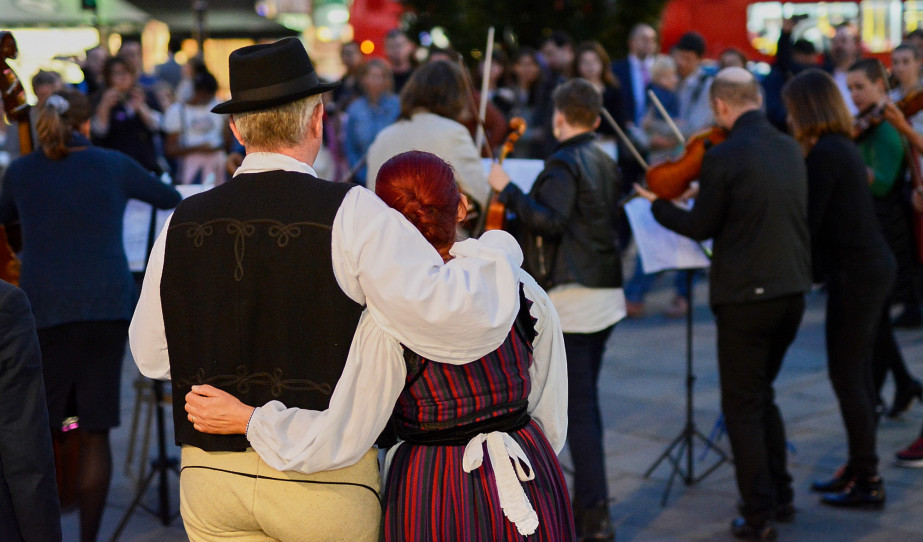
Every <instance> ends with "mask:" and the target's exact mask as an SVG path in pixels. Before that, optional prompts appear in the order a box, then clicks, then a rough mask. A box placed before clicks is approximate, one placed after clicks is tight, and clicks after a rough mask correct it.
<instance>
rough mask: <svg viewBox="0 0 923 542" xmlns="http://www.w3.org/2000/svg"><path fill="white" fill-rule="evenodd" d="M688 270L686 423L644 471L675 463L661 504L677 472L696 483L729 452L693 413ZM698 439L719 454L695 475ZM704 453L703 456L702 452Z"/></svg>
mask: <svg viewBox="0 0 923 542" xmlns="http://www.w3.org/2000/svg"><path fill="white" fill-rule="evenodd" d="M688 271H689V273H688V275H687V277H686V284H687V285H688V289H689V306H688V308H687V309H686V425H685V426H684V427H683V430H682V431H681V432H680V434H679V435H678V436H677V437H676V438H675V439H673V442H671V443H670V445H669V446H667V449H666V450H664V451H663V453H662V454H660V457H658V458H657V460H656V461H654V464H653V465H651V466H650V468H648V469H647V471H646V472H645V473H644V477H645V478H649V477H650V475H651V474H652V473H653V472H654V470H655V469H656V468H657V466H658V465H660V464H661V463H662V462H663V461H664V460H665V459H666V460H669V461H670V463H672V464H673V470H672V472H670V478H669V480H668V481H667V487H666V489H665V490H664V492H663V498H662V499H661V500H660V506H666V504H667V499H668V498H669V497H670V490H671V489H672V488H673V481H674V480H675V479H676V476H677V475H679V476H680V479H681V480H682V481H683V483H685V484H686V485H687V486H691V485H694V484H696V483H698V482H700V481H702V479H704V478H705V477H706V476H708V475H709V474H711V473H712V472H713V471H714V470H715V469H717V468H718V467H719V466H720V465H721V464H722V463H724V462H725V461H728V456H727V454H725V453H724V450H722V449H721V448H719V447H717V446H715V444H714V443H713V442H712V441H711V439H709V438H708V437H706V436H705V435H704V434H702V432H700V431H699V430H698V429H697V428H696V425H695V419H694V417H693V389H694V387H695V373H693V370H692V311H693V304H692V275H693V273H692V270H688ZM696 439H699V440H700V441H701V443H702V445H704V446H705V451H707V450H714V451H715V453H716V454H717V455H718V459H717V461H715V462H714V463H713V464H712V465H711V466H710V467H708V468H707V469H706V470H705V472H703V473H702V474H700V475H698V476H696V475H695V463H694V462H693V460H692V456H693V455H694V451H693V448H694V446H695V441H696ZM674 450H675V455H674ZM684 454H685V456H686V464H685V466H684V465H683V464H682V459H683V455H684ZM703 457H704V456H703Z"/></svg>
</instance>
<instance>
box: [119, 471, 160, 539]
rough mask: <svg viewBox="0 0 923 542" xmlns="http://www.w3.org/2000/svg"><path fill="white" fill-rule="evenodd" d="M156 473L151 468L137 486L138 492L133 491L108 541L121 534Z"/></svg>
mask: <svg viewBox="0 0 923 542" xmlns="http://www.w3.org/2000/svg"><path fill="white" fill-rule="evenodd" d="M156 474H157V471H156V470H151V472H150V473H148V475H147V478H146V479H145V480H144V483H143V484H141V485H140V486H139V487H138V492H137V493H135V498H134V499H132V501H131V504H130V505H129V506H128V509H126V510H125V514H124V515H123V516H122V519H121V520H120V521H119V525H118V527H116V528H115V532H114V533H112V537H111V538H109V542H115V541H116V540H117V539H118V538H119V535H120V534H122V531H123V530H124V529H125V526H126V525H128V520H130V519H131V516H132V514H133V513H134V512H135V508H137V507H138V505H139V504H140V503H141V497H143V496H144V492H145V491H147V488H148V486H150V485H151V482H152V481H154V476H155V475H156Z"/></svg>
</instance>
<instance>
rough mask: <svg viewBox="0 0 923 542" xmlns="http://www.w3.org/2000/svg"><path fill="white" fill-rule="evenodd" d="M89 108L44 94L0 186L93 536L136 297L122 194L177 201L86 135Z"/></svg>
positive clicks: (80, 100)
mask: <svg viewBox="0 0 923 542" xmlns="http://www.w3.org/2000/svg"><path fill="white" fill-rule="evenodd" d="M89 119H90V106H89V103H88V102H87V99H86V97H84V96H83V95H82V94H80V93H79V92H78V91H76V90H69V91H62V92H59V93H57V94H53V95H52V96H51V97H49V98H48V100H47V102H46V103H45V105H44V106H43V107H42V110H41V111H40V113H39V119H38V140H39V143H40V144H41V150H40V151H37V152H33V153H31V154H28V155H26V156H23V157H21V158H19V159H17V160H16V161H14V162H13V163H12V164H10V167H9V169H8V170H7V172H6V177H5V179H4V183H3V192H2V194H0V223H2V224H10V223H14V222H17V221H18V222H19V223H20V224H21V226H22V246H23V249H22V252H21V253H20V257H21V258H22V277H21V287H22V289H23V290H25V292H26V294H28V296H29V301H30V303H31V304H32V310H33V312H34V314H35V323H36V327H37V328H38V338H39V343H40V344H41V348H42V358H43V370H44V378H45V392H46V399H47V403H48V414H49V420H50V422H51V425H52V430H53V431H54V432H55V433H56V434H57V433H59V432H60V429H61V422H62V421H63V420H64V418H65V415H68V416H70V415H76V416H78V418H79V424H80V428H81V436H80V439H81V443H80V444H81V446H80V469H79V474H78V478H77V500H78V505H79V508H80V538H81V540H82V541H84V542H87V541H92V540H95V539H96V534H97V532H98V531H99V524H100V519H101V518H102V513H103V508H104V506H105V503H106V495H107V494H108V491H109V480H110V477H111V474H112V454H111V450H110V446H109V430H110V429H111V428H113V427H115V426H117V425H118V424H119V396H120V394H119V383H120V381H121V365H122V358H123V357H124V354H125V341H126V339H127V338H128V322H129V320H131V316H132V312H133V311H134V306H135V299H136V289H135V283H134V280H133V279H132V276H131V273H130V272H129V270H128V262H127V259H126V257H125V251H124V248H123V244H122V221H123V217H124V214H125V205H126V203H127V202H128V200H129V199H130V198H134V199H138V200H141V201H145V202H147V203H150V204H151V205H154V206H155V207H157V208H161V209H166V208H171V207H173V206H175V205H176V204H177V203H178V202H179V200H180V195H179V193H177V192H176V191H175V190H174V189H173V188H171V187H169V186H166V185H164V184H163V183H161V182H160V181H159V180H158V179H157V178H155V177H154V175H153V174H151V173H150V172H148V171H147V170H145V169H144V168H143V167H142V166H141V165H140V164H138V162H136V161H135V160H132V159H131V158H129V157H128V156H126V155H124V154H122V153H120V152H115V151H111V150H106V149H100V148H97V147H93V146H91V145H90V142H89V140H88V139H87V138H88V136H89V128H90V120H89ZM71 408H73V409H74V410H73V411H71V410H70V409H71Z"/></svg>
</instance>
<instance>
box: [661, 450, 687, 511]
mask: <svg viewBox="0 0 923 542" xmlns="http://www.w3.org/2000/svg"><path fill="white" fill-rule="evenodd" d="M680 437H681V438H682V440H680V442H681V444H680V446H679V449H678V450H677V452H676V457H673V456H668V457H669V458H670V462H671V463H673V471H672V472H671V473H670V478H669V480H667V487H666V489H665V490H664V491H663V497H662V498H661V499H660V506H661V507H663V506H666V505H667V500H668V499H669V498H670V491H671V490H672V489H673V480H674V479H675V478H676V475H677V474H682V470H683V468H682V465H681V464H680V460H681V459H682V457H683V452H684V451H685V450H686V447H687V446H688V441H687V439H686V435H680ZM683 478H685V476H683Z"/></svg>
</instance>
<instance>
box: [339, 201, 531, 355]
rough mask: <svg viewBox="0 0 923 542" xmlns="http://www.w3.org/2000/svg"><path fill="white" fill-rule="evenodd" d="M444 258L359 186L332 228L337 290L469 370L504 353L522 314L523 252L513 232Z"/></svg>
mask: <svg viewBox="0 0 923 542" xmlns="http://www.w3.org/2000/svg"><path fill="white" fill-rule="evenodd" d="M451 253H452V254H453V256H455V258H454V259H452V260H450V261H449V262H447V263H443V261H442V258H441V257H440V256H439V253H438V252H436V250H435V249H434V248H433V247H432V246H431V245H430V244H429V242H427V241H426V239H424V238H423V236H422V235H421V234H420V232H419V231H417V229H416V228H415V227H414V226H413V225H412V224H411V223H410V222H408V221H407V220H406V219H405V218H404V217H403V216H401V214H400V213H398V212H397V211H395V210H393V209H391V208H389V207H387V206H386V205H385V204H384V203H383V202H382V201H381V200H380V199H378V197H377V196H375V194H372V193H371V192H369V191H368V190H366V189H364V188H361V187H357V188H354V189H352V190H351V191H350V192H349V193H348V194H347V196H346V198H345V199H344V201H343V203H342V205H341V206H340V209H339V211H338V212H337V215H336V218H335V219H334V223H333V231H332V255H333V268H334V275H335V276H336V279H337V283H338V284H339V285H340V287H341V288H342V289H343V291H344V292H345V293H346V295H348V296H349V297H350V298H351V299H353V300H354V301H356V302H358V303H362V304H365V305H366V306H367V307H368V310H369V313H370V315H371V317H372V318H373V319H374V320H375V322H376V323H377V324H378V325H379V326H380V327H381V328H382V329H383V330H384V331H385V332H386V333H387V334H389V335H391V336H393V337H395V338H397V339H398V340H399V341H400V342H401V344H403V345H405V346H407V347H408V348H410V349H412V350H413V351H414V352H417V353H418V354H420V355H422V356H425V357H428V358H430V359H438V360H439V361H440V362H443V363H455V364H460V363H468V362H470V361H472V360H474V359H478V358H480V357H482V356H484V355H486V354H487V353H489V352H492V351H493V350H495V349H497V348H498V347H499V346H500V345H501V344H502V343H503V341H504V340H505V339H506V335H507V333H508V332H509V330H510V327H511V326H512V324H513V320H514V318H515V317H516V314H517V313H518V311H519V294H518V291H519V273H520V268H519V266H520V265H521V264H522V251H521V249H520V248H519V245H518V244H517V243H516V240H515V239H513V237H512V236H510V235H509V234H508V233H506V232H502V231H492V232H487V233H485V234H484V235H483V236H481V238H480V239H468V240H465V241H462V242H459V243H456V244H455V245H454V246H453V247H452V250H451Z"/></svg>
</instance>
